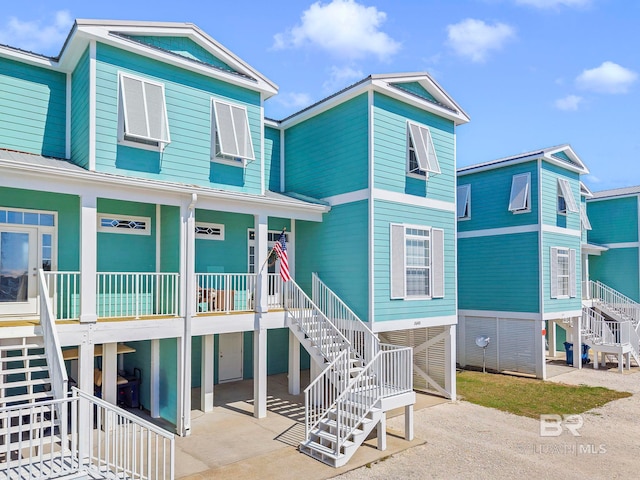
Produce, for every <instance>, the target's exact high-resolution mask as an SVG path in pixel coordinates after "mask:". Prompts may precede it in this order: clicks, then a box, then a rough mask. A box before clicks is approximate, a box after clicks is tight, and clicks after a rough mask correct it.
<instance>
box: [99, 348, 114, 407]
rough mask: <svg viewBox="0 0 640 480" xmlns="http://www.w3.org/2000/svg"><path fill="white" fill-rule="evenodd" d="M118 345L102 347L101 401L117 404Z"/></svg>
mask: <svg viewBox="0 0 640 480" xmlns="http://www.w3.org/2000/svg"><path fill="white" fill-rule="evenodd" d="M117 383H118V344H117V343H115V342H111V343H105V344H104V345H102V399H103V400H104V401H105V402H109V403H111V404H113V405H117V404H118V385H117Z"/></svg>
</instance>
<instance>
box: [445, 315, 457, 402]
mask: <svg viewBox="0 0 640 480" xmlns="http://www.w3.org/2000/svg"><path fill="white" fill-rule="evenodd" d="M444 341H445V344H444V350H445V351H444V355H445V378H444V389H445V390H446V391H447V392H449V398H451V400H455V399H456V398H457V397H456V326H455V325H449V333H448V334H447V336H446V337H445V340H444Z"/></svg>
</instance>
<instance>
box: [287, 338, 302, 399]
mask: <svg viewBox="0 0 640 480" xmlns="http://www.w3.org/2000/svg"><path fill="white" fill-rule="evenodd" d="M289 394H290V395H299V394H300V342H299V341H298V339H297V338H296V336H295V335H294V334H293V332H292V331H291V330H289Z"/></svg>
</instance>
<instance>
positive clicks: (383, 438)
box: [376, 412, 387, 451]
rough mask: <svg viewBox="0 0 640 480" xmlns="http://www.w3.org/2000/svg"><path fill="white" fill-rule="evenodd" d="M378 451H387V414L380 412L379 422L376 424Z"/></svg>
mask: <svg viewBox="0 0 640 480" xmlns="http://www.w3.org/2000/svg"><path fill="white" fill-rule="evenodd" d="M376 428H377V433H378V450H381V451H384V450H386V449H387V414H386V412H382V416H381V417H380V421H379V422H378V426H377V427H376Z"/></svg>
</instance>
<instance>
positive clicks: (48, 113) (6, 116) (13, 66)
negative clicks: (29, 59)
mask: <svg viewBox="0 0 640 480" xmlns="http://www.w3.org/2000/svg"><path fill="white" fill-rule="evenodd" d="M0 125H1V126H2V127H1V128H0V148H6V149H9V150H18V151H21V152H28V153H35V154H39V155H47V156H51V157H58V158H64V156H65V129H66V75H65V74H64V73H60V72H54V71H52V70H47V69H44V68H39V67H34V66H31V65H26V64H24V63H20V62H16V61H13V60H9V59H6V58H0Z"/></svg>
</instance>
